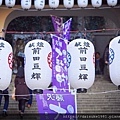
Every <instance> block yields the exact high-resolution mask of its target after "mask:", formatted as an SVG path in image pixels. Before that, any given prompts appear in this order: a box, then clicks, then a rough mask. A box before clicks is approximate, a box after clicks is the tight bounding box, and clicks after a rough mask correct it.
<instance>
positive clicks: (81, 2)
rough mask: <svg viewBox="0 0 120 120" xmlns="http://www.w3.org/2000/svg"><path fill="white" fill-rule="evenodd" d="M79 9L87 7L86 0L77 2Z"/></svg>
mask: <svg viewBox="0 0 120 120" xmlns="http://www.w3.org/2000/svg"><path fill="white" fill-rule="evenodd" d="M77 3H78V6H79V7H87V6H88V0H77Z"/></svg>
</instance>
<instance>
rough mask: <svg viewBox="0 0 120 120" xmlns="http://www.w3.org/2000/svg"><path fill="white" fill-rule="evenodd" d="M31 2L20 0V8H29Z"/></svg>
mask: <svg viewBox="0 0 120 120" xmlns="http://www.w3.org/2000/svg"><path fill="white" fill-rule="evenodd" d="M31 4H32V1H31V0H21V7H22V8H23V9H25V10H28V9H30V8H31Z"/></svg>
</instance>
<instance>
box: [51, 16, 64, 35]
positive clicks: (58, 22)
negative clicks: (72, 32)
mask: <svg viewBox="0 0 120 120" xmlns="http://www.w3.org/2000/svg"><path fill="white" fill-rule="evenodd" d="M51 18H52V22H53V26H54V29H55V32H56V35H57V36H59V37H62V36H63V32H62V31H63V28H62V27H63V26H62V24H63V18H62V17H58V16H54V15H51Z"/></svg>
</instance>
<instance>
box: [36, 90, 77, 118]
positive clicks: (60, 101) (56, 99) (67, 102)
mask: <svg viewBox="0 0 120 120" xmlns="http://www.w3.org/2000/svg"><path fill="white" fill-rule="evenodd" d="M68 98H69V99H68ZM36 99H37V106H38V112H39V113H40V115H41V117H40V118H41V120H47V117H48V118H49V120H54V119H55V118H57V119H56V120H64V119H65V120H69V119H70V118H69V119H68V116H66V115H75V113H76V106H75V105H76V104H75V102H76V101H75V100H76V96H75V95H71V94H70V93H68V92H66V93H64V94H63V92H56V93H54V92H53V91H48V90H45V91H44V93H43V94H41V95H36ZM60 114H61V115H60ZM73 120H75V119H73Z"/></svg>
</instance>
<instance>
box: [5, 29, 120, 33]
mask: <svg viewBox="0 0 120 120" xmlns="http://www.w3.org/2000/svg"><path fill="white" fill-rule="evenodd" d="M103 31H116V32H117V33H116V35H118V33H119V32H120V28H116V29H112V28H108V29H104V28H103V29H98V30H86V31H85V30H83V31H70V32H71V33H77V34H78V33H80V32H81V33H84V32H86V33H93V32H103ZM5 33H8V34H35V33H37V34H42V33H43V32H19V31H5ZM45 33H46V34H55V32H53V31H51V32H45Z"/></svg>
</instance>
